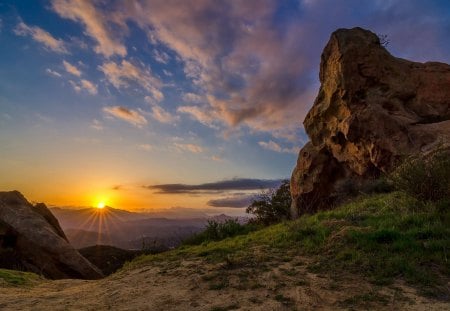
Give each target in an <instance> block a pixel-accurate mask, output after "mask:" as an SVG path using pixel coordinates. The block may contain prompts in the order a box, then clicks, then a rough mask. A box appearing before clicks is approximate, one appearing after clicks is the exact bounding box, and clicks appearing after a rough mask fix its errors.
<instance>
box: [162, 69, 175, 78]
mask: <svg viewBox="0 0 450 311" xmlns="http://www.w3.org/2000/svg"><path fill="white" fill-rule="evenodd" d="M163 73H164V74H165V75H166V76H168V77H171V76H173V74H172V73H171V72H170V71H168V70H166V69H163Z"/></svg>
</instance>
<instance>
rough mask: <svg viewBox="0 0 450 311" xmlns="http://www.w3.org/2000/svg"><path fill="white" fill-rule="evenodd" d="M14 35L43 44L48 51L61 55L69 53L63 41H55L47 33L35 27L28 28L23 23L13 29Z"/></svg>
mask: <svg viewBox="0 0 450 311" xmlns="http://www.w3.org/2000/svg"><path fill="white" fill-rule="evenodd" d="M14 33H15V34H16V35H18V36H31V37H32V38H33V40H34V41H36V42H39V43H41V44H43V45H44V47H45V48H46V49H48V50H50V51H53V52H56V53H61V54H67V53H69V51H68V50H67V48H66V46H65V44H64V41H63V40H61V39H56V38H55V37H53V36H52V35H51V34H50V33H49V32H47V31H45V30H44V29H42V28H39V27H37V26H28V25H26V24H25V23H24V22H20V23H19V24H18V25H17V26H16V28H15V29H14Z"/></svg>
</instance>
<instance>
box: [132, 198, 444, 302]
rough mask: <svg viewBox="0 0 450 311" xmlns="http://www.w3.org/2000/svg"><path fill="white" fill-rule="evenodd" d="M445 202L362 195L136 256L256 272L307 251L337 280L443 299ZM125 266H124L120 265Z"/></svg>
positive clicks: (314, 267) (313, 264) (315, 266)
mask: <svg viewBox="0 0 450 311" xmlns="http://www.w3.org/2000/svg"><path fill="white" fill-rule="evenodd" d="M449 250H450V207H449V206H448V204H446V203H442V204H440V205H439V204H436V205H432V204H424V203H420V202H418V201H416V200H414V199H412V198H410V197H408V196H406V195H404V194H402V193H390V194H381V195H373V196H368V197H362V198H359V199H357V200H356V201H354V202H352V203H348V204H346V205H343V206H341V207H339V208H337V209H334V210H332V211H326V212H320V213H317V214H315V215H312V216H304V217H302V218H301V219H299V220H296V221H292V222H286V223H282V224H278V225H274V226H270V227H267V228H264V229H262V230H259V231H255V232H251V233H249V234H246V235H240V236H236V237H234V238H228V239H225V240H222V241H219V242H210V243H204V244H201V245H198V246H183V247H180V248H178V249H176V250H173V251H171V252H167V253H163V254H158V255H150V256H141V257H139V258H137V259H135V260H134V261H133V262H132V263H130V264H129V265H128V266H127V267H128V268H132V267H136V266H141V265H142V264H144V263H147V262H158V261H170V260H173V261H178V260H180V259H182V258H193V257H203V258H205V259H206V260H208V261H210V262H214V263H218V262H223V263H224V264H225V265H226V266H230V267H232V266H249V267H259V268H260V269H264V266H265V265H266V264H267V263H269V262H271V261H272V262H273V261H274V260H275V261H291V260H292V258H294V257H295V256H296V255H308V258H311V261H310V262H308V268H309V269H310V270H311V271H313V272H316V273H323V274H328V275H332V276H334V277H336V279H339V275H342V274H346V273H347V274H348V273H353V274H357V275H358V274H359V275H361V276H364V277H366V278H368V279H369V280H371V281H372V282H373V283H375V284H380V285H386V284H389V283H391V282H392V281H393V280H394V279H403V280H404V281H406V282H407V283H408V284H411V285H413V286H416V287H417V288H418V289H419V290H420V291H421V293H422V294H425V295H432V296H435V297H437V298H441V299H444V300H447V299H449V297H450V293H449V289H448V285H447V283H448V281H449V275H450V262H449V261H448V259H449V258H448V257H450V254H449ZM125 269H126V268H125Z"/></svg>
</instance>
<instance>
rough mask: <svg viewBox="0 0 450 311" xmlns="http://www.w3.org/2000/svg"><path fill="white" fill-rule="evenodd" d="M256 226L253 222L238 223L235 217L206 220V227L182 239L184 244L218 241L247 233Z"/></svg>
mask: <svg viewBox="0 0 450 311" xmlns="http://www.w3.org/2000/svg"><path fill="white" fill-rule="evenodd" d="M257 228H258V226H256V225H255V224H240V223H239V222H238V221H237V219H228V220H226V221H224V222H218V221H215V220H208V225H207V226H206V229H205V230H204V231H202V232H200V233H197V234H195V235H193V236H191V237H190V238H188V239H186V240H184V241H183V244H184V245H199V244H202V243H203V242H211V241H220V240H223V239H226V238H229V237H233V236H236V235H242V234H247V233H249V232H251V231H254V230H256V229H257Z"/></svg>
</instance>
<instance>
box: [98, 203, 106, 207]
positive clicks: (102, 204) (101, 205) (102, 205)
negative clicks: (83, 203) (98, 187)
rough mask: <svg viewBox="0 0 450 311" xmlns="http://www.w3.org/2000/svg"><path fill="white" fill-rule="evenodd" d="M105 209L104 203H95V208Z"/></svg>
mask: <svg viewBox="0 0 450 311" xmlns="http://www.w3.org/2000/svg"><path fill="white" fill-rule="evenodd" d="M104 207H105V202H98V203H97V208H104Z"/></svg>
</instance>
